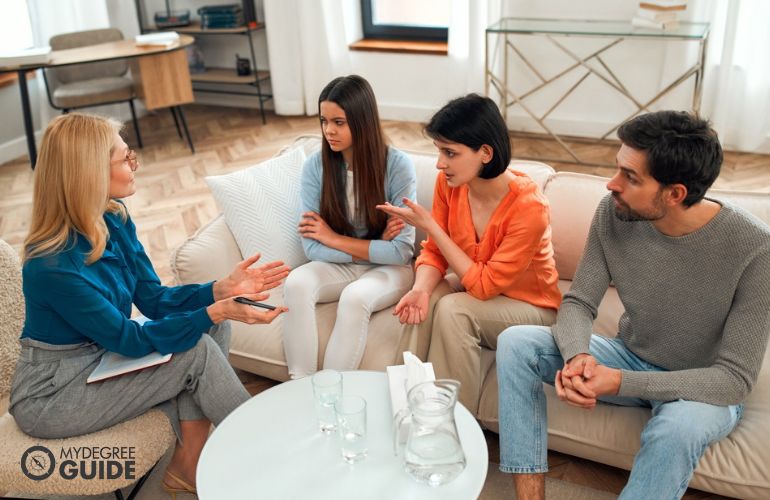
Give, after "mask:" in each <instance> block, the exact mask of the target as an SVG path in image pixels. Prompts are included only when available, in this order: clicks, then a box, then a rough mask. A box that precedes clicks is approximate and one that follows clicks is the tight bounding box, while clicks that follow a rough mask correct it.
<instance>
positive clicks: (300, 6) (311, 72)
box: [264, 0, 360, 115]
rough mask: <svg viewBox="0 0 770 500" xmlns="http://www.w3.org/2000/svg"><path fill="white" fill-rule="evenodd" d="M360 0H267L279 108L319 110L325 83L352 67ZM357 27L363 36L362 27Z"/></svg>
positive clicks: (292, 112) (290, 112)
mask: <svg viewBox="0 0 770 500" xmlns="http://www.w3.org/2000/svg"><path fill="white" fill-rule="evenodd" d="M357 4H358V1H357V0H312V1H308V0H265V3H264V6H265V25H266V26H267V45H268V55H269V58H270V78H271V82H272V86H273V101H274V104H275V111H276V113H278V114H279V115H297V114H308V115H313V114H316V113H317V112H318V94H319V93H320V92H321V90H322V89H323V87H324V86H325V85H326V84H327V83H328V82H329V81H330V80H332V79H333V78H335V77H337V76H341V75H347V74H350V73H351V72H352V70H351V64H350V57H349V56H348V44H349V43H351V42H353V41H354V39H355V37H356V28H355V26H357V25H356V23H355V22H354V17H355V15H356V12H357V11H358V10H357V7H356V5H357ZM358 15H359V19H360V14H358ZM358 25H360V21H359V23H358ZM271 27H272V28H271ZM357 31H358V37H359V38H360V28H358V29H357Z"/></svg>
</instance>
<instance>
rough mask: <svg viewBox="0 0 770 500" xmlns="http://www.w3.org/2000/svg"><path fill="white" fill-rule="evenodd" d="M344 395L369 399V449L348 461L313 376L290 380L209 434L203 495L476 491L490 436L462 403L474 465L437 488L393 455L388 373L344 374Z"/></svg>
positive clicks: (207, 499) (201, 476) (430, 495)
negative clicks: (321, 424) (323, 420)
mask: <svg viewBox="0 0 770 500" xmlns="http://www.w3.org/2000/svg"><path fill="white" fill-rule="evenodd" d="M343 391H344V393H345V394H355V395H359V396H362V397H364V398H365V399H366V402H367V418H368V434H367V444H368V448H369V456H368V457H367V458H365V459H364V460H362V461H361V462H358V463H356V464H354V465H348V464H347V463H345V462H344V461H343V460H342V457H341V456H340V445H339V442H338V438H337V436H336V435H332V436H325V435H323V434H321V432H320V431H319V430H318V424H317V423H316V417H315V409H314V406H313V389H312V386H311V384H310V377H305V378H303V379H300V380H294V381H291V382H285V383H283V384H280V385H277V386H275V387H273V388H271V389H268V390H267V391H264V392H262V393H260V394H258V395H257V396H255V397H253V398H252V399H250V400H249V401H247V402H246V403H244V404H243V405H241V406H240V407H239V408H238V409H237V410H235V411H234V412H233V413H231V414H230V415H229V416H228V417H227V418H226V419H225V420H224V421H223V422H222V423H221V424H220V425H219V427H217V428H216V430H215V431H214V433H213V434H212V435H211V437H210V438H209V440H208V442H207V443H206V446H205V447H204V448H203V453H202V454H201V458H200V462H199V463H198V475H197V483H198V484H197V486H198V496H199V498H201V499H203V500H217V499H222V498H266V499H267V498H269V499H298V500H299V499H301V500H310V499H335V500H338V499H355V500H360V499H362V498H366V499H399V500H408V499H421V500H422V499H425V500H428V499H441V500H449V499H457V500H468V499H474V498H477V497H478V496H479V494H480V492H481V488H482V486H483V485H484V479H485V478H486V475H487V462H488V461H489V458H488V455H487V443H486V440H485V439H484V434H483V433H482V432H481V428H480V427H479V425H478V423H476V419H474V418H473V416H472V415H471V414H470V412H469V411H468V410H466V409H465V407H463V406H461V405H460V404H459V403H458V404H457V406H456V408H455V420H456V422H457V428H458V432H459V434H460V441H461V443H462V446H463V450H464V451H465V458H466V460H467V464H468V465H467V466H466V468H465V470H464V471H463V472H462V473H461V474H460V475H459V476H458V477H457V478H456V479H455V480H454V481H452V482H450V483H448V484H445V485H442V486H439V487H437V488H432V487H430V486H427V485H424V484H420V483H418V482H416V481H414V480H413V479H412V478H411V477H410V476H409V475H408V474H407V473H406V472H404V470H403V463H402V458H401V457H396V456H394V454H393V429H392V423H391V409H390V396H389V393H388V379H387V376H386V375H385V373H382V372H369V371H354V372H344V373H343Z"/></svg>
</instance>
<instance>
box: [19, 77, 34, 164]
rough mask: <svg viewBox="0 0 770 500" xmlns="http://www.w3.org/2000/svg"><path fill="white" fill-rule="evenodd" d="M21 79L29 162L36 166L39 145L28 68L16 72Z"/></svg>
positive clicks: (22, 107) (22, 109)
mask: <svg viewBox="0 0 770 500" xmlns="http://www.w3.org/2000/svg"><path fill="white" fill-rule="evenodd" d="M16 75H17V77H18V79H19V93H20V94H21V112H22V114H23V115H24V133H25V134H27V152H28V153H29V163H30V165H31V166H32V168H33V169H34V168H35V163H37V147H36V146H35V127H34V125H33V123H32V110H31V109H30V106H29V89H28V88H27V70H26V69H20V70H18V71H17V72H16Z"/></svg>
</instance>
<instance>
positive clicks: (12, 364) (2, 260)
mask: <svg viewBox="0 0 770 500" xmlns="http://www.w3.org/2000/svg"><path fill="white" fill-rule="evenodd" d="M23 326H24V294H23V293H22V291H21V263H20V262H19V256H18V255H17V254H16V251H15V250H14V249H13V248H11V246H10V245H8V243H6V242H5V241H3V240H0V400H4V399H6V398H7V397H8V395H9V393H10V390H11V378H12V377H13V371H14V370H15V368H16V360H17V359H18V357H19V335H21V329H22V327H23ZM0 406H4V404H0ZM0 414H1V413H0Z"/></svg>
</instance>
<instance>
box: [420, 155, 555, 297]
mask: <svg viewBox="0 0 770 500" xmlns="http://www.w3.org/2000/svg"><path fill="white" fill-rule="evenodd" d="M510 172H512V173H513V174H515V175H516V178H515V179H514V180H513V181H512V182H510V183H509V184H508V187H509V188H510V192H509V193H508V194H507V195H505V197H504V198H503V199H502V201H500V204H499V205H498V206H497V208H495V210H494V212H493V213H492V216H491V218H490V220H489V222H488V223H487V227H486V229H485V230H484V234H483V235H481V239H480V240H477V238H476V229H475V227H474V226H473V218H472V217H471V207H470V203H469V201H468V186H467V185H462V186H460V187H456V188H450V187H449V186H448V185H447V182H446V177H445V176H444V173H443V172H439V174H438V177H437V178H436V187H435V190H434V193H433V210H432V215H433V218H434V219H435V220H436V222H438V223H439V225H440V226H441V227H442V229H443V230H444V231H445V232H446V233H447V234H448V235H449V237H450V238H452V241H454V242H455V243H456V244H457V245H458V246H459V247H460V248H461V249H462V250H463V252H465V254H466V255H467V256H468V257H470V258H471V259H472V260H473V262H474V264H473V265H472V266H471V267H470V268H469V269H468V271H467V272H466V273H465V276H463V277H462V284H463V286H464V287H465V290H466V291H467V292H468V293H469V294H471V295H472V296H474V297H476V298H477V299H481V300H486V299H490V298H492V297H496V296H497V295H505V296H506V297H510V298H512V299H516V300H521V301H524V302H528V303H530V304H532V305H535V306H538V307H544V308H549V309H554V310H555V309H558V308H559V304H560V303H561V292H560V291H559V288H558V286H557V284H558V281H559V275H558V273H557V272H556V262H555V261H554V258H553V246H552V245H551V226H550V213H549V208H548V200H547V199H546V197H545V196H543V193H541V192H540V188H539V187H538V186H537V184H535V182H534V181H533V180H532V179H530V178H529V177H528V176H527V175H525V174H523V173H521V172H516V171H514V170H510ZM424 264H427V265H429V266H433V267H435V268H436V269H438V270H439V271H441V273H442V274H444V273H446V270H447V267H449V264H448V263H447V261H446V259H445V258H444V256H443V255H442V254H441V250H439V248H438V246H437V245H436V243H435V242H434V241H433V240H432V239H431V238H430V237H429V238H428V239H427V240H425V241H423V242H422V252H421V253H420V256H419V257H418V258H417V262H416V264H415V266H416V267H419V266H421V265H424Z"/></svg>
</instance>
